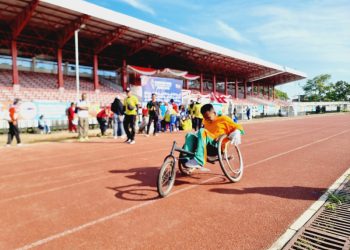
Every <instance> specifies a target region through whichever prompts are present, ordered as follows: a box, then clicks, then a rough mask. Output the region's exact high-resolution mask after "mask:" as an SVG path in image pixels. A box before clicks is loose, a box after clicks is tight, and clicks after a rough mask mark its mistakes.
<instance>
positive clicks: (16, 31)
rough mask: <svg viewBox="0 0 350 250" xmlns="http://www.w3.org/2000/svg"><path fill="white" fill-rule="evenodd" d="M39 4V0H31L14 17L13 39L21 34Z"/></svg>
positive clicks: (12, 25) (12, 26)
mask: <svg viewBox="0 0 350 250" xmlns="http://www.w3.org/2000/svg"><path fill="white" fill-rule="evenodd" d="M38 4H39V0H33V1H31V2H30V3H29V4H28V6H27V7H26V8H25V9H24V10H23V11H22V12H21V13H20V14H19V15H18V16H17V17H16V18H15V19H14V21H13V23H12V24H11V30H12V39H17V37H18V36H19V35H20V34H21V32H22V30H23V29H24V27H25V26H26V25H27V23H28V22H29V20H30V18H31V17H32V15H33V13H34V10H35V8H36V6H38Z"/></svg>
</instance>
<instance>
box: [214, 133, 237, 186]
mask: <svg viewBox="0 0 350 250" xmlns="http://www.w3.org/2000/svg"><path fill="white" fill-rule="evenodd" d="M218 150H219V162H220V167H221V169H222V171H223V172H224V174H225V176H226V177H227V178H228V179H229V180H230V181H231V182H238V181H239V180H240V179H241V178H242V176H243V158H242V154H241V151H240V150H239V147H238V146H236V145H234V144H231V141H230V140H228V138H227V136H226V135H223V136H221V137H220V139H219V143H218Z"/></svg>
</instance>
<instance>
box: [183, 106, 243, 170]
mask: <svg viewBox="0 0 350 250" xmlns="http://www.w3.org/2000/svg"><path fill="white" fill-rule="evenodd" d="M201 113H202V115H203V125H204V128H201V129H200V130H198V131H197V132H196V133H188V134H187V135H186V140H185V145H184V147H183V148H184V150H186V151H190V152H194V157H192V158H190V157H185V162H184V165H185V167H187V168H189V169H191V170H194V169H197V168H198V169H201V170H202V171H209V170H208V169H206V168H204V167H203V166H204V165H205V163H206V161H207V159H208V158H209V160H210V161H214V160H215V159H216V158H217V152H218V149H217V142H218V139H219V137H220V136H221V135H223V134H226V135H228V139H229V140H231V143H233V144H236V145H237V144H240V143H241V134H244V131H243V127H242V126H241V125H240V124H237V123H234V122H233V121H232V120H231V119H230V118H229V117H228V116H217V115H216V113H215V110H214V107H213V105H212V104H205V105H203V106H202V108H201Z"/></svg>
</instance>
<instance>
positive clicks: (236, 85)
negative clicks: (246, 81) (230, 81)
mask: <svg viewBox="0 0 350 250" xmlns="http://www.w3.org/2000/svg"><path fill="white" fill-rule="evenodd" d="M235 98H236V99H238V80H237V78H236V81H235Z"/></svg>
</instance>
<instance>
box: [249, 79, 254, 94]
mask: <svg viewBox="0 0 350 250" xmlns="http://www.w3.org/2000/svg"><path fill="white" fill-rule="evenodd" d="M250 87H251V89H250V95H251V96H254V82H251V84H250Z"/></svg>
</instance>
